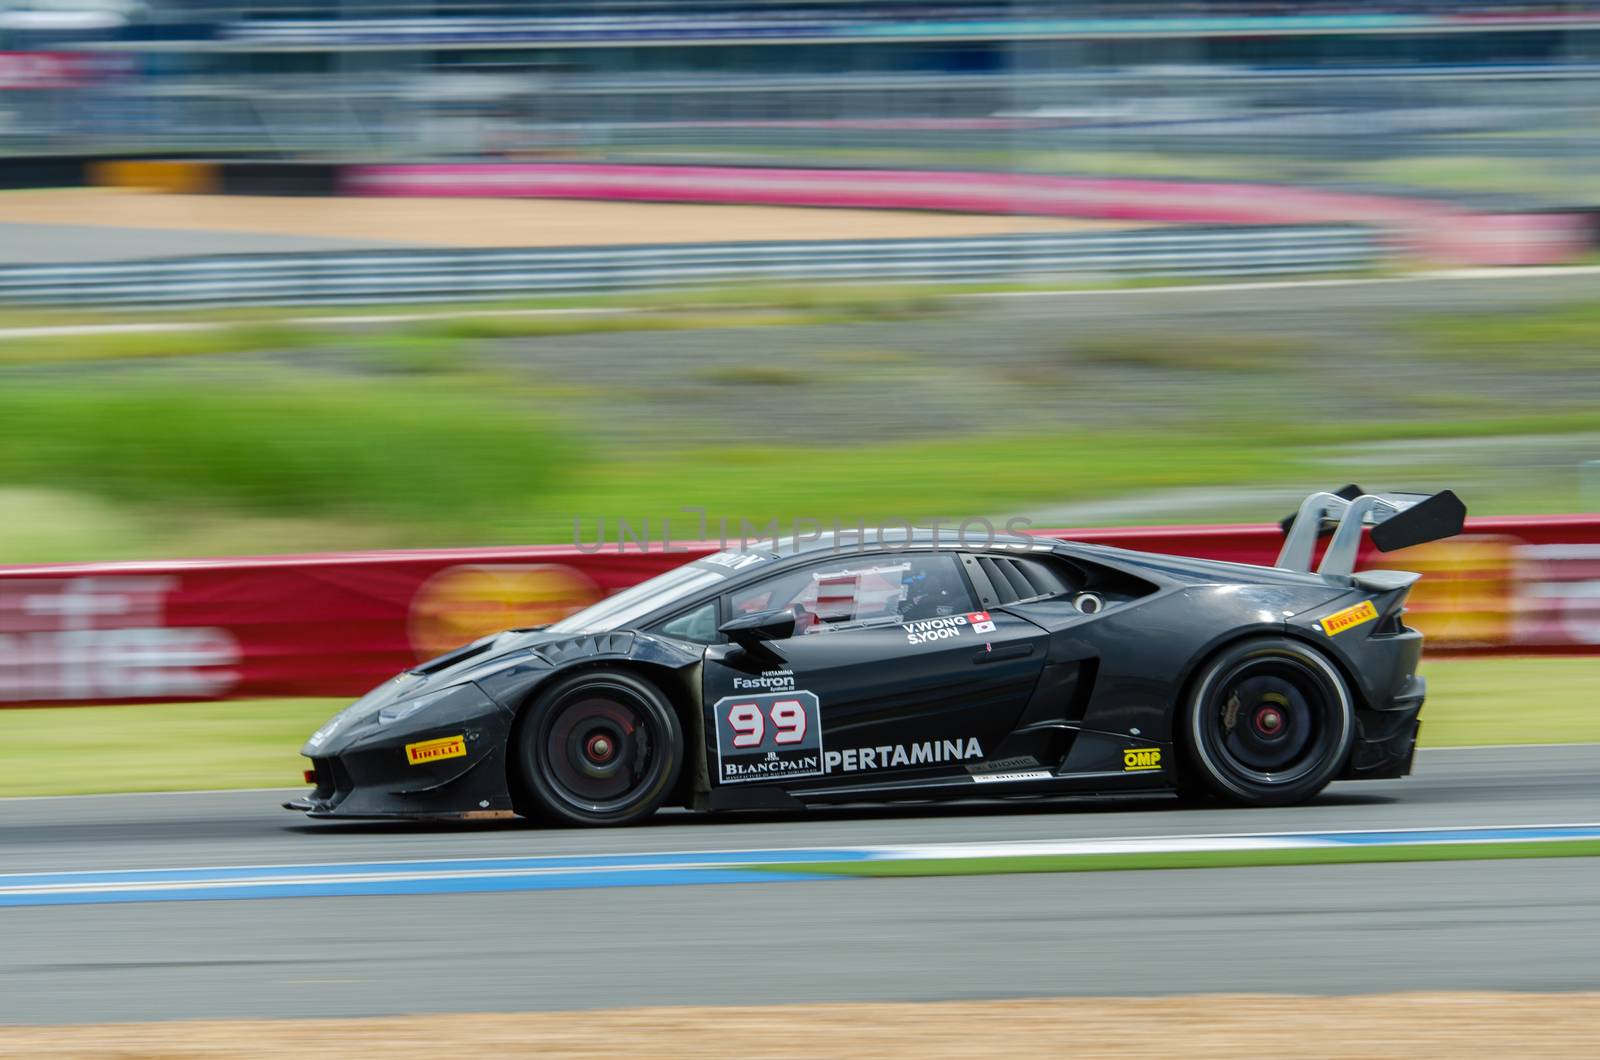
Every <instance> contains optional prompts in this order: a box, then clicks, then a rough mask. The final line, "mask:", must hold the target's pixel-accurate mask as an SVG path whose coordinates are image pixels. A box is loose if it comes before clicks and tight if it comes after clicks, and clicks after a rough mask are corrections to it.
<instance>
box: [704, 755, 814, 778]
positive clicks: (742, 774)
mask: <svg viewBox="0 0 1600 1060" xmlns="http://www.w3.org/2000/svg"><path fill="white" fill-rule="evenodd" d="M829 753H830V754H832V752H829ZM816 771H817V756H816V755H814V754H813V755H805V756H804V757H801V758H778V757H777V756H776V755H774V754H770V753H769V754H768V755H767V757H766V758H765V759H763V760H762V761H760V762H724V763H722V775H723V777H724V778H728V777H733V778H737V779H739V780H747V779H750V778H753V777H782V776H787V775H788V774H790V773H807V774H810V773H815V772H816Z"/></svg>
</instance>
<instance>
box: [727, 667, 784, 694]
mask: <svg viewBox="0 0 1600 1060" xmlns="http://www.w3.org/2000/svg"><path fill="white" fill-rule="evenodd" d="M793 687H794V671H793V670H768V671H766V672H765V673H763V674H762V675H761V676H760V677H738V676H735V677H734V679H733V688H734V691H736V692H743V691H746V690H747V689H767V690H769V691H774V692H781V691H783V690H784V689H788V688H793Z"/></svg>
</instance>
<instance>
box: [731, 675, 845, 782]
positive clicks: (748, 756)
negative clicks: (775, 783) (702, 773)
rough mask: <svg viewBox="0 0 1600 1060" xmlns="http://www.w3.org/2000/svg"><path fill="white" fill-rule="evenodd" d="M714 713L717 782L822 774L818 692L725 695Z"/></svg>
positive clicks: (794, 691)
mask: <svg viewBox="0 0 1600 1060" xmlns="http://www.w3.org/2000/svg"><path fill="white" fill-rule="evenodd" d="M712 713H713V715H714V719H715V722H716V726H717V780H718V782H719V783H723V784H732V783H738V782H740V781H750V780H775V779H781V778H784V777H809V776H821V775H822V719H821V717H820V714H819V704H818V702H817V697H816V695H815V694H814V693H811V692H805V691H798V690H789V691H783V692H763V693H759V694H755V695H749V694H747V695H742V696H726V697H724V698H722V699H719V700H717V702H716V705H715V706H714V707H713V708H712Z"/></svg>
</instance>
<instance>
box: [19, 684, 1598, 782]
mask: <svg viewBox="0 0 1600 1060" xmlns="http://www.w3.org/2000/svg"><path fill="white" fill-rule="evenodd" d="M1424 674H1425V675H1426V676H1427V678H1428V681H1429V695H1428V705H1427V707H1426V708H1424V710H1423V715H1422V716H1423V719H1424V724H1423V727H1422V742H1423V746H1425V747H1453V746H1462V745H1467V744H1511V743H1586V742H1600V710H1596V709H1595V708H1594V689H1595V688H1597V687H1600V659H1590V658H1574V659H1430V660H1429V661H1428V663H1427V665H1426V666H1425V668H1424ZM346 702H348V701H347V700H344V699H275V700H274V699H266V700H239V701H235V702H227V703H177V704H160V705H151V706H105V707H38V708H22V709H12V710H0V797H3V796H16V795H81V794H90V793H95V792H113V791H181V790H201V789H213V788H256V787H294V786H295V785H296V784H298V783H299V782H300V771H301V770H302V769H303V768H304V767H305V764H304V762H303V761H302V760H301V759H300V758H299V750H300V746H301V744H303V743H304V742H305V738H306V737H307V736H309V735H310V734H311V733H312V732H313V731H314V730H315V729H316V728H317V726H318V725H320V724H322V723H323V722H324V721H326V720H327V719H328V717H329V716H330V715H332V714H333V712H334V711H335V710H337V709H339V708H340V707H342V706H344V705H345V703H346Z"/></svg>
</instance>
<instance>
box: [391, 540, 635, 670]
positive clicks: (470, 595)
mask: <svg viewBox="0 0 1600 1060" xmlns="http://www.w3.org/2000/svg"><path fill="white" fill-rule="evenodd" d="M604 595H605V594H604V593H603V592H601V590H600V587H599V586H598V585H596V584H595V583H594V580H593V579H591V578H590V577H589V576H588V575H587V574H584V573H583V572H582V571H580V570H578V569H577V568H576V567H569V566H567V565H566V564H563V563H534V564H509V563H508V564H464V565H461V566H456V567H447V568H445V569H444V570H442V571H440V572H439V573H437V574H435V575H434V576H433V577H431V578H429V579H428V580H427V581H425V582H423V583H422V586H421V588H419V589H418V590H417V593H416V595H415V596H413V597H412V598H411V614H410V616H409V618H408V619H407V623H406V625H407V632H408V635H409V638H410V640H411V648H412V650H413V651H414V652H416V654H417V658H418V659H431V658H434V657H435V656H438V655H443V654H444V653H445V652H447V651H451V650H452V649H455V648H459V647H461V645H463V644H466V643H468V642H470V641H474V640H477V639H478V638H479V637H482V636H486V635H487V634H490V633H498V632H500V631H501V630H503V629H514V628H516V627H519V626H542V625H544V624H546V623H548V622H555V621H557V620H558V619H562V618H565V617H566V616H568V615H570V614H572V613H573V612H574V611H578V610H581V609H582V608H585V607H588V606H589V605H590V604H592V603H594V602H595V601H597V600H599V599H600V598H601V597H602V596H604Z"/></svg>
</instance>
